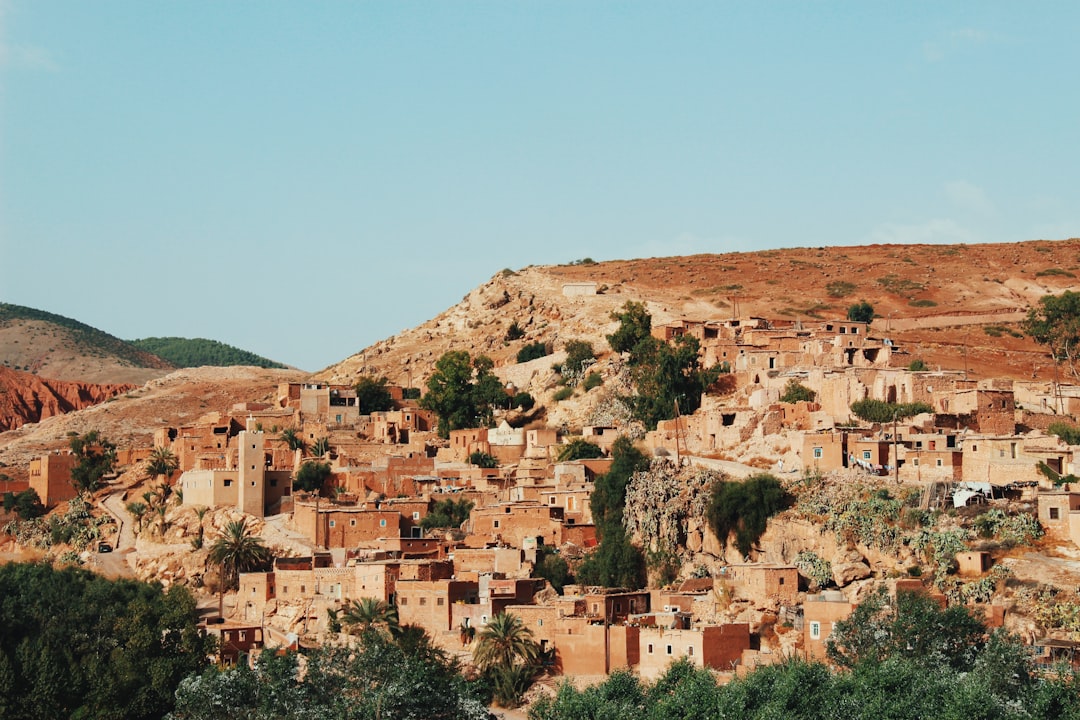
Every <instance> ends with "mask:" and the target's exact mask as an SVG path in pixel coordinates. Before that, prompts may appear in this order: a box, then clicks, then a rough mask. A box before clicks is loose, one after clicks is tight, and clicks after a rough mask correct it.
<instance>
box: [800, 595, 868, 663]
mask: <svg viewBox="0 0 1080 720" xmlns="http://www.w3.org/2000/svg"><path fill="white" fill-rule="evenodd" d="M854 609H855V606H854V605H852V604H851V603H849V602H848V601H847V598H846V597H845V596H844V593H842V592H840V591H839V590H829V591H826V592H823V593H820V594H818V595H807V596H806V602H804V603H803V652H804V653H805V657H806V660H808V661H810V662H815V661H816V662H825V661H826V660H827V659H828V658H827V655H826V653H825V648H826V643H827V642H828V639H829V635H831V634H832V631H833V629H834V628H835V627H836V623H838V622H840V621H841V620H846V619H847V617H848V616H849V615H851V613H852V611H853V610H854Z"/></svg>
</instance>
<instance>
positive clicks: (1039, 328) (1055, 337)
mask: <svg viewBox="0 0 1080 720" xmlns="http://www.w3.org/2000/svg"><path fill="white" fill-rule="evenodd" d="M1021 327H1022V328H1023V330H1024V332H1025V333H1027V334H1028V335H1030V336H1031V337H1032V339H1033V340H1035V342H1037V343H1039V344H1040V345H1046V346H1047V347H1048V348H1049V349H1050V353H1051V354H1052V355H1053V357H1054V359H1055V360H1056V361H1058V362H1064V363H1065V364H1066V365H1068V367H1069V369H1070V370H1071V371H1072V374H1073V377H1080V373H1078V372H1077V363H1076V346H1077V343H1078V342H1080V293H1077V292H1073V291H1071V290H1066V291H1065V292H1063V293H1062V294H1060V295H1045V296H1043V297H1042V298H1040V300H1039V305H1038V307H1034V308H1031V310H1029V311H1028V317H1027V320H1026V321H1025V322H1024V323H1023V324H1022V325H1021Z"/></svg>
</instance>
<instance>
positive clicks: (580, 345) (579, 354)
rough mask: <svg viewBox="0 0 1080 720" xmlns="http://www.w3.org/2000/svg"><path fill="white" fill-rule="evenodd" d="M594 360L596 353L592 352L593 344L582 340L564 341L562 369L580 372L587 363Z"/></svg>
mask: <svg viewBox="0 0 1080 720" xmlns="http://www.w3.org/2000/svg"><path fill="white" fill-rule="evenodd" d="M595 360H596V353H595V352H593V346H592V344H591V343H587V342H585V341H584V340H571V341H570V342H568V343H566V362H564V363H563V369H564V370H568V371H570V372H575V373H576V372H581V371H583V370H584V369H585V367H586V366H587V365H590V364H592V363H593V362H594V361H595Z"/></svg>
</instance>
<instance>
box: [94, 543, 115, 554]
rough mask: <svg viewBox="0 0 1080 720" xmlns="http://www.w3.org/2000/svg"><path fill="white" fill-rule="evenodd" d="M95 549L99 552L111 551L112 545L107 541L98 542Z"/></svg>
mask: <svg viewBox="0 0 1080 720" xmlns="http://www.w3.org/2000/svg"><path fill="white" fill-rule="evenodd" d="M97 551H98V552H99V553H107V552H112V545H110V544H109V543H105V542H103V543H98V546H97Z"/></svg>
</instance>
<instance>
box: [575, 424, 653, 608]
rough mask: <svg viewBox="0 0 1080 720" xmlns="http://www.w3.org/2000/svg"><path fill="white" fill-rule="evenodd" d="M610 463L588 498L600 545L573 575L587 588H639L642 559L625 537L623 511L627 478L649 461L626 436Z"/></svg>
mask: <svg viewBox="0 0 1080 720" xmlns="http://www.w3.org/2000/svg"><path fill="white" fill-rule="evenodd" d="M611 459H612V460H611V468H610V469H609V470H608V472H607V473H605V474H604V475H601V476H600V477H598V478H597V479H596V483H595V484H594V486H593V492H592V495H591V496H590V497H589V508H590V509H591V510H592V514H593V522H594V523H595V524H596V531H597V535H598V536H599V537H600V545H599V546H598V547H597V548H596V549H595V550H593V551H592V552H591V553H589V554H588V555H587V556H586V557H585V559H584V561H583V562H582V563H581V565H580V566H578V568H577V572H576V575H577V577H578V579H579V580H580V581H581V582H584V583H587V584H589V585H603V586H606V587H628V588H638V587H641V586H642V585H643V584H644V579H645V578H644V576H645V573H644V561H645V559H644V556H643V555H642V554H641V551H640V550H638V548H636V547H634V546H633V545H632V544H631V543H630V539H629V537H627V535H626V529H625V528H624V527H623V510H624V509H625V507H626V485H627V484H628V483H629V482H630V477H631V476H632V475H633V474H634V473H636V472H641V471H644V470H647V469H648V468H649V459H648V458H647V457H646V456H645V454H644V453H642V452H641V451H640V450H638V449H637V448H636V447H634V444H633V442H632V441H631V440H630V439H629V438H627V437H625V436H622V437H619V438H618V439H617V440H616V441H615V443H614V445H613V446H612V449H611Z"/></svg>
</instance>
